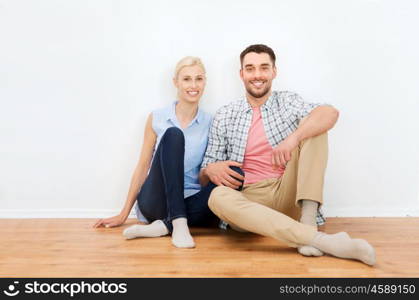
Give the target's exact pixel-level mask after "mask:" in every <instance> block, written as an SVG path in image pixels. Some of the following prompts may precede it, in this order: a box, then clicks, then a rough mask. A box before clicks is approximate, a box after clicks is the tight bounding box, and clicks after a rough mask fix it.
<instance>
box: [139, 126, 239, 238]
mask: <svg viewBox="0 0 419 300" xmlns="http://www.w3.org/2000/svg"><path fill="white" fill-rule="evenodd" d="M184 157H185V137H184V135H183V132H182V131H181V130H180V129H179V128H177V127H170V128H168V129H167V130H166V132H165V133H164V135H163V137H162V138H161V141H160V144H159V146H158V147H157V150H156V152H155V154H154V159H153V162H152V164H151V168H150V172H149V174H148V176H147V178H146V180H145V181H144V184H143V185H142V187H141V190H140V192H139V193H138V195H137V205H138V207H139V209H140V211H141V213H142V214H143V215H144V217H146V218H147V220H148V221H149V222H153V221H155V220H162V221H163V222H164V224H165V225H166V227H167V229H168V230H169V232H172V230H173V226H172V220H173V219H176V218H180V217H184V218H187V220H188V225H189V226H208V225H210V224H213V223H215V222H216V221H217V220H218V218H217V217H216V216H215V215H214V214H213V212H212V211H211V210H210V209H209V207H208V198H209V196H210V194H211V191H212V190H213V189H214V188H215V187H216V185H215V184H213V183H212V182H210V183H209V184H208V185H207V186H206V187H203V188H202V189H201V191H199V192H198V193H196V194H194V195H192V196H190V197H187V198H184V194H183V189H184ZM234 169H235V171H237V172H240V173H241V174H243V172H242V171H241V170H240V169H239V168H234Z"/></svg>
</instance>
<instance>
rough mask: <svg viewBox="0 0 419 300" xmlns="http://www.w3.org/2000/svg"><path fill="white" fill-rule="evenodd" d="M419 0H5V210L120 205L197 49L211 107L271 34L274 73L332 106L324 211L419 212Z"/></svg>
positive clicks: (27, 212) (0, 126) (0, 87)
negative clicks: (146, 139)
mask: <svg viewBox="0 0 419 300" xmlns="http://www.w3.org/2000/svg"><path fill="white" fill-rule="evenodd" d="M418 9H419V4H418V2H416V1H413V0H412V1H396V0H394V1H379V0H376V1H372V0H370V1H367V0H350V1H349V0H347V1H337V0H318V1H310V0H304V1H303V0H300V1H292V0H285V1H274V0H272V1H267V0H259V1H243V0H240V1H238V0H237V1H220V0H215V1H214V0H212V1H209V0H208V1H196V0H194V1H192V0H178V1H160V0H154V1H138V0H132V1H109V0H107V1H105V0H92V1H85V0H72V1H69V0H67V1H58V0H44V1H41V0H39V1H23V0H21V1H17V0H16V1H14V0H9V1H7V0H0V102H1V103H0V104H1V105H0V217H28V216H33V217H65V216H73V217H95V216H98V217H99V216H105V215H111V214H113V213H116V212H118V210H119V209H120V208H121V206H122V204H123V203H124V201H125V197H126V194H127V190H128V187H129V180H130V177H131V173H132V171H133V169H134V167H135V164H136V161H137V159H138V155H139V151H140V147H141V142H142V136H143V128H144V123H145V118H146V116H147V114H148V113H149V112H150V111H151V110H152V109H155V108H158V107H162V106H164V105H167V104H168V103H170V102H171V101H173V100H174V95H175V89H174V88H173V87H172V85H171V75H172V71H173V68H174V64H175V63H176V62H177V60H178V59H179V58H181V57H183V56H185V55H197V56H200V57H202V59H203V60H204V62H205V64H206V66H207V73H208V74H207V75H208V85H207V89H206V95H205V96H204V98H203V100H202V105H203V107H204V108H205V109H207V110H208V111H209V112H212V113H213V112H215V110H216V109H217V108H218V107H219V106H220V105H222V104H224V103H227V102H229V101H231V100H235V99H237V98H238V97H239V96H240V95H242V94H243V86H242V84H241V82H240V80H239V77H238V68H239V61H238V55H239V53H240V51H241V50H243V49H244V48H245V47H246V46H248V45H249V44H252V43H266V44H268V45H270V46H271V47H272V48H274V49H275V50H276V53H277V56H278V66H279V78H277V79H276V81H275V83H274V88H275V89H282V90H287V89H288V90H293V91H297V92H299V93H300V94H301V95H303V96H304V97H305V98H306V99H307V100H312V101H326V102H329V103H332V104H334V105H335V106H336V107H337V108H338V109H339V110H340V112H341V115H340V120H339V122H338V124H337V126H336V127H335V129H333V130H332V131H331V133H330V159H329V167H328V171H327V178H326V186H325V202H326V204H325V213H326V215H328V216H405V215H416V216H418V215H419V188H418V187H419V155H418V152H419V151H418V149H419V147H418V146H419V145H418V144H419V138H418V134H417V132H418V130H419V124H418V113H419V104H418V100H419V97H418V96H419V92H418V88H417V83H418V70H419V60H418V55H417V53H419V42H418V39H417V32H416V31H417V28H419V21H418V20H417V18H416V14H417V11H418Z"/></svg>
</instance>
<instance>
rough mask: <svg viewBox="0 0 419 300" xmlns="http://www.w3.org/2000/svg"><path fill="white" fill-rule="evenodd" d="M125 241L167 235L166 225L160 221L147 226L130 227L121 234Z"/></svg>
mask: <svg viewBox="0 0 419 300" xmlns="http://www.w3.org/2000/svg"><path fill="white" fill-rule="evenodd" d="M122 234H123V235H124V236H125V238H126V239H128V240H130V239H135V238H137V237H158V236H163V235H167V234H169V230H167V227H166V225H164V223H163V221H162V220H156V221H154V222H153V223H151V224H148V225H132V226H130V227H128V228H126V229H125V230H124V232H123V233H122Z"/></svg>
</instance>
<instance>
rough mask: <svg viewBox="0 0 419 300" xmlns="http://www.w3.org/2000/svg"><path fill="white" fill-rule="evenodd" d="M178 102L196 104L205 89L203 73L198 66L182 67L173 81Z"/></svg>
mask: <svg viewBox="0 0 419 300" xmlns="http://www.w3.org/2000/svg"><path fill="white" fill-rule="evenodd" d="M174 82H175V85H176V87H177V89H178V98H179V101H186V102H190V103H197V102H198V101H199V99H201V96H202V94H203V93H204V88H205V82H206V78H205V72H204V70H203V69H202V68H201V67H200V66H199V65H194V66H187V67H183V68H182V69H181V70H180V71H179V73H178V76H177V78H175V79H174Z"/></svg>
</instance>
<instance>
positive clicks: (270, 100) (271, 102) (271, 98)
mask: <svg viewBox="0 0 419 300" xmlns="http://www.w3.org/2000/svg"><path fill="white" fill-rule="evenodd" d="M276 97H277V93H276V91H272V94H271V95H270V96H269V98H268V100H266V102H265V103H264V104H263V105H262V106H261V107H260V108H261V109H263V108H266V109H268V110H270V109H272V107H273V105H274V102H275V99H276ZM250 110H252V107H251V106H250V104H249V102H248V101H247V98H246V96H244V100H243V101H242V104H241V111H243V112H248V111H250Z"/></svg>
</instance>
